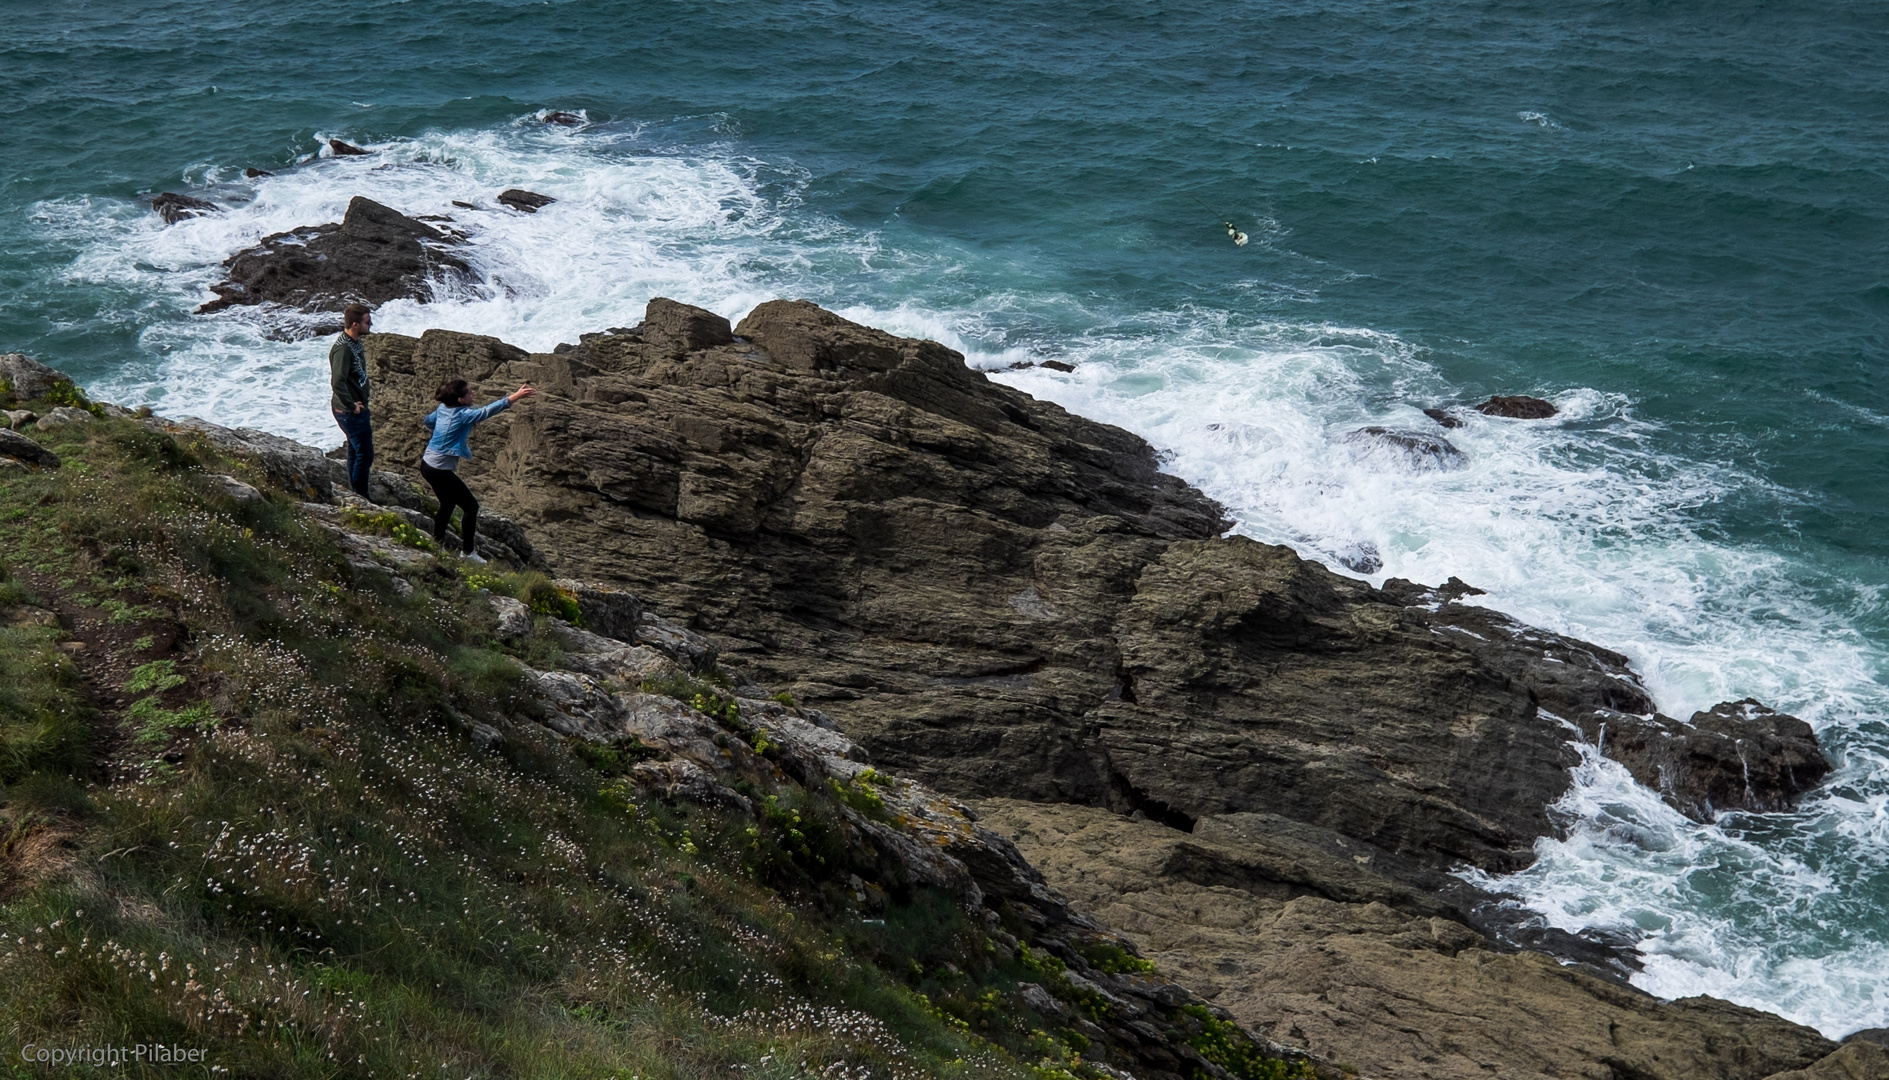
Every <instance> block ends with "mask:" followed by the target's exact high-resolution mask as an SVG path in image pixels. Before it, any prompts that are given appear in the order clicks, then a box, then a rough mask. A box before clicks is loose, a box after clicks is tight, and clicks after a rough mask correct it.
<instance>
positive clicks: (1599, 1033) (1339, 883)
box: [974, 799, 1880, 1080]
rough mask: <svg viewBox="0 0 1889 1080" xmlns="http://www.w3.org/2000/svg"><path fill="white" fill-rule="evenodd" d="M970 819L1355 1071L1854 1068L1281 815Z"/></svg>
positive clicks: (1066, 887) (1430, 1077) (1173, 960)
mask: <svg viewBox="0 0 1889 1080" xmlns="http://www.w3.org/2000/svg"><path fill="white" fill-rule="evenodd" d="M974 808H975V809H976V810H977V812H978V814H979V815H980V819H981V821H982V823H983V824H984V825H986V826H988V827H990V828H991V829H993V830H995V831H997V832H999V833H1001V834H1003V835H1005V836H1008V837H1010V838H1011V840H1012V841H1013V842H1014V843H1016V845H1017V847H1018V849H1019V850H1020V851H1022V853H1023V855H1024V857H1025V858H1027V859H1028V860H1029V861H1030V862H1031V864H1032V865H1034V866H1036V867H1038V868H1039V869H1041V870H1042V872H1043V873H1044V875H1045V877H1046V879H1047V880H1048V881H1049V882H1050V883H1051V884H1052V885H1053V886H1055V887H1057V888H1058V889H1060V890H1062V891H1063V892H1064V893H1066V894H1067V895H1068V896H1069V898H1070V900H1071V901H1072V902H1073V903H1074V904H1075V905H1076V906H1077V907H1079V908H1081V909H1083V910H1086V911H1089V912H1091V913H1092V914H1094V915H1095V916H1097V917H1098V918H1100V919H1101V920H1102V921H1104V922H1106V923H1107V924H1108V925H1109V926H1111V927H1113V928H1114V929H1116V930H1118V931H1121V932H1123V933H1126V934H1127V935H1129V936H1130V937H1131V938H1133V939H1134V941H1135V944H1136V945H1137V946H1139V948H1140V951H1141V952H1142V954H1143V955H1145V956H1147V957H1149V958H1150V959H1153V960H1155V961H1157V962H1158V963H1160V965H1161V969H1162V970H1163V971H1168V972H1171V973H1173V974H1174V976H1175V977H1176V978H1177V979H1178V980H1179V981H1180V982H1182V983H1183V984H1185V985H1187V986H1189V987H1190V988H1192V989H1193V990H1195V991H1196V992H1197V993H1199V994H1201V995H1202V996H1203V997H1205V998H1207V999H1208V1000H1210V1001H1212V1002H1213V1003H1214V1004H1215V1005H1217V1006H1220V1007H1222V1008H1224V1009H1226V1010H1227V1011H1228V1012H1229V1013H1231V1014H1232V1015H1233V1016H1234V1017H1235V1018H1236V1019H1238V1020H1239V1021H1240V1022H1241V1023H1243V1024H1245V1025H1246V1026H1247V1027H1248V1028H1250V1029H1251V1030H1253V1031H1254V1032H1255V1033H1256V1034H1258V1035H1260V1036H1262V1037H1266V1038H1270V1039H1271V1040H1272V1041H1273V1042H1275V1043H1279V1044H1283V1045H1285V1046H1290V1047H1296V1048H1299V1049H1302V1050H1305V1051H1307V1052H1309V1053H1312V1054H1315V1055H1317V1056H1319V1057H1322V1058H1324V1059H1326V1060H1330V1061H1338V1062H1343V1063H1345V1064H1346V1065H1347V1066H1350V1067H1352V1068H1355V1069H1357V1070H1359V1071H1360V1072H1361V1073H1362V1074H1363V1075H1365V1076H1370V1077H1397V1078H1399V1080H1481V1078H1483V1077H1492V1076H1494V1077H1502V1078H1503V1080H1548V1078H1551V1077H1552V1078H1557V1080H1558V1078H1562V1077H1577V1076H1580V1077H1608V1078H1621V1077H1631V1078H1633V1080H1696V1078H1698V1077H1714V1078H1718V1080H1761V1078H1768V1077H1771V1076H1773V1075H1774V1074H1778V1073H1783V1074H1784V1075H1786V1076H1789V1077H1790V1078H1791V1080H1798V1078H1799V1077H1800V1076H1802V1077H1816V1078H1818V1080H1822V1078H1824V1077H1845V1078H1846V1080H1847V1077H1848V1076H1849V1075H1850V1074H1846V1073H1842V1072H1833V1071H1828V1068H1829V1067H1828V1066H1825V1065H1819V1064H1817V1063H1818V1062H1819V1061H1820V1060H1822V1061H1830V1060H1832V1059H1831V1058H1829V1057H1827V1055H1831V1054H1832V1053H1833V1051H1836V1050H1837V1047H1836V1044H1835V1043H1832V1042H1830V1041H1829V1040H1827V1039H1825V1038H1823V1037H1821V1036H1819V1035H1818V1034H1817V1033H1816V1032H1814V1031H1811V1030H1810V1029H1808V1028H1804V1027H1800V1026H1798V1025H1796V1024H1792V1023H1790V1022H1789V1021H1786V1020H1784V1019H1782V1018H1780V1017H1777V1016H1772V1015H1770V1014H1768V1013H1763V1012H1759V1011H1757V1010H1755V1009H1747V1008H1742V1007H1739V1006H1736V1005H1731V1004H1728V1003H1726V1002H1723V1001H1717V1000H1714V999H1711V998H1702V997H1696V998H1686V999H1683V1000H1680V1001H1674V1002H1661V1001H1659V1000H1658V999H1656V998H1654V997H1652V996H1650V995H1647V994H1643V993H1641V992H1639V991H1637V990H1634V989H1631V988H1629V987H1623V986H1620V985H1618V984H1616V983H1613V982H1610V981H1607V980H1605V979H1601V978H1597V977H1595V976H1593V975H1591V974H1587V973H1585V972H1584V971H1582V970H1580V969H1578V968H1575V967H1568V966H1564V965H1562V964H1559V963H1557V962H1555V961H1554V960H1553V959H1550V958H1549V957H1548V956H1545V955H1543V954H1541V953H1539V952H1516V951H1513V950H1508V949H1504V948H1502V947H1500V946H1498V945H1497V944H1496V943H1495V942H1493V941H1491V940H1489V939H1488V938H1485V937H1484V936H1483V935H1482V934H1480V933H1478V932H1476V931H1475V930H1474V929H1471V928H1470V927H1469V926H1466V925H1464V924H1463V923H1461V922H1459V921H1457V920H1455V919H1453V918H1451V917H1450V916H1449V914H1448V913H1447V912H1443V911H1438V910H1436V909H1434V908H1428V907H1425V906H1424V904H1423V902H1422V901H1421V899H1420V898H1416V899H1413V898H1412V897H1411V896H1409V895H1407V894H1406V893H1405V892H1403V891H1400V889H1399V887H1398V886H1397V885H1396V884H1395V883H1394V882H1393V881H1391V880H1389V879H1385V878H1382V877H1379V876H1378V875H1377V874H1376V873H1374V870H1375V869H1376V867H1375V865H1374V864H1373V863H1371V862H1353V860H1352V858H1351V857H1349V856H1353V855H1367V854H1368V853H1367V852H1363V851H1361V850H1355V849H1354V850H1352V851H1350V852H1347V851H1345V850H1344V849H1332V850H1326V849H1324V848H1322V847H1321V846H1320V845H1319V844H1317V843H1314V842H1308V841H1306V840H1304V839H1301V838H1297V837H1294V836H1293V835H1292V834H1291V831H1290V829H1287V830H1285V831H1283V832H1282V831H1281V830H1280V829H1279V828H1278V827H1277V826H1278V823H1276V822H1268V821H1257V820H1255V821H1244V822H1227V823H1223V824H1222V825H1220V826H1218V827H1216V828H1213V829H1207V830H1197V831H1196V833H1195V834H1194V835H1193V836H1185V835H1182V834H1179V833H1176V832H1174V831H1172V830H1169V829H1163V828H1161V827H1159V826H1157V825H1155V824H1153V823H1152V822H1136V821H1128V820H1124V819H1122V818H1121V817H1119V816H1117V815H1113V814H1109V813H1107V812H1105V811H1101V810H1097V809H1095V808H1091V807H1076V806H1049V805H1044V804H1040V803H1028V802H1020V801H1016V800H1004V799H994V800H980V801H978V802H977V803H976V804H975V807H974ZM1852 1045H1855V1044H1852ZM1844 1050H1845V1051H1847V1052H1849V1053H1851V1054H1853V1055H1856V1056H1861V1055H1863V1054H1867V1053H1868V1052H1869V1050H1875V1051H1877V1052H1878V1053H1880V1048H1877V1047H1873V1046H1872V1047H1870V1048H1869V1050H1863V1051H1855V1050H1852V1049H1851V1048H1850V1047H1845V1048H1844ZM1805 1068H1811V1069H1812V1070H1813V1071H1811V1072H1808V1073H1798V1072H1794V1071H1792V1072H1787V1071H1786V1070H1797V1069H1805ZM1816 1069H1824V1070H1826V1071H1814V1070H1816ZM1858 1075H1863V1076H1871V1077H1874V1076H1876V1075H1877V1074H1873V1073H1864V1074H1858Z"/></svg>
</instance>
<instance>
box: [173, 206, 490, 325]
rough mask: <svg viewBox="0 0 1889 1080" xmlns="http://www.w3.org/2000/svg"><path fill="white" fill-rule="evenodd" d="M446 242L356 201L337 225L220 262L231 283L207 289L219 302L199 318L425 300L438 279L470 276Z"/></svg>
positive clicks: (268, 242) (417, 224)
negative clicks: (238, 309) (254, 307)
mask: <svg viewBox="0 0 1889 1080" xmlns="http://www.w3.org/2000/svg"><path fill="white" fill-rule="evenodd" d="M452 244H453V241H452V239H451V238H450V237H449V236H448V235H447V234H445V233H443V232H441V231H439V230H438V229H435V228H434V227H432V226H431V225H428V224H426V223H425V222H423V221H416V220H414V219H413V218H410V217H408V216H406V215H405V214H402V213H400V212H399V211H397V210H395V209H393V208H392V207H388V206H383V205H381V204H380V203H377V202H375V201H373V200H372V199H368V198H366V197H364V196H360V195H357V196H355V197H354V199H353V200H352V201H351V202H349V203H348V211H347V214H346V215H345V216H344V217H343V218H342V220H341V221H340V222H339V223H338V224H337V223H331V224H327V225H312V226H304V227H303V228H300V229H295V230H292V231H290V232H285V233H276V234H274V235H271V236H266V237H264V238H263V239H262V242H261V243H260V244H258V245H256V246H255V247H253V248H250V249H248V250H246V251H240V252H237V253H236V254H235V255H232V256H230V257H229V259H228V260H226V261H225V262H224V264H223V265H224V266H225V267H226V268H227V269H228V273H229V277H228V278H227V279H226V280H225V281H223V282H221V283H219V284H217V285H213V286H211V288H210V291H211V292H214V293H216V294H217V298H216V299H215V300H211V301H209V302H208V303H205V304H204V305H203V306H201V307H199V308H198V309H197V313H198V314H200V315H201V314H206V313H210V312H216V311H221V310H223V309H225V308H228V307H233V306H235V305H238V304H262V303H273V304H282V305H284V306H286V307H292V308H297V309H300V310H302V311H340V310H341V309H342V308H344V307H346V306H347V305H348V304H350V303H354V302H356V301H359V302H361V303H365V304H369V305H373V304H382V303H385V302H387V301H389V300H395V299H402V298H412V299H416V300H419V301H421V302H425V301H427V300H430V299H432V296H433V289H434V288H435V286H436V285H437V284H438V283H440V282H441V281H444V280H452V279H463V278H465V277H466V276H468V275H469V274H470V272H471V271H470V268H469V267H467V265H466V262H465V260H464V259H461V258H460V257H459V256H458V255H457V254H455V253H454V251H453V250H452Z"/></svg>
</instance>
